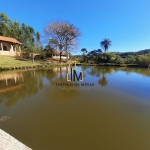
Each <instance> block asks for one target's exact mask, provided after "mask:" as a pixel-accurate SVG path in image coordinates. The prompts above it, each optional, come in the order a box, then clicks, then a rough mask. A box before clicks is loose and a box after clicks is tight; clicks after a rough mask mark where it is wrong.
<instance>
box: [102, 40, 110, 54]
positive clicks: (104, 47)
mask: <svg viewBox="0 0 150 150" xmlns="http://www.w3.org/2000/svg"><path fill="white" fill-rule="evenodd" d="M100 45H101V47H102V48H103V49H104V51H105V52H106V51H108V48H109V47H110V46H111V41H110V40H109V39H106V38H105V39H104V40H103V41H101V42H100Z"/></svg>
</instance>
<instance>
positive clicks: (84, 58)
mask: <svg viewBox="0 0 150 150" xmlns="http://www.w3.org/2000/svg"><path fill="white" fill-rule="evenodd" d="M81 52H83V62H85V61H86V60H87V56H85V53H87V52H88V51H87V49H86V48H82V49H81Z"/></svg>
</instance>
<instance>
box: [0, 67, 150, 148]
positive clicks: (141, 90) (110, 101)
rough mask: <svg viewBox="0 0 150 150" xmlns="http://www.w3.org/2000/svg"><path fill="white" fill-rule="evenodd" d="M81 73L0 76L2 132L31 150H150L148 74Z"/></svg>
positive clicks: (26, 72)
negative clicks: (77, 77)
mask: <svg viewBox="0 0 150 150" xmlns="http://www.w3.org/2000/svg"><path fill="white" fill-rule="evenodd" d="M77 69H78V70H82V71H83V77H84V78H83V81H82V82H81V81H75V82H72V81H71V82H67V81H66V71H67V68H66V67H62V68H59V67H57V68H45V69H39V70H24V71H19V70H18V71H10V72H1V73H0V118H1V117H3V116H8V117H10V118H8V119H6V120H5V121H2V122H0V128H1V129H2V130H4V131H6V132H7V133H9V134H10V135H12V136H13V137H15V138H16V139H18V140H19V141H21V142H22V143H24V144H25V145H27V146H28V147H30V148H32V149H33V150H150V70H148V69H147V68H124V67H122V68H118V67H97V66H90V67H88V66H77ZM64 83H65V84H66V83H69V84H70V83H71V85H70V86H69V85H68V86H65V85H63V84H64ZM81 83H82V85H81ZM83 83H84V84H83ZM83 85H84V86H83Z"/></svg>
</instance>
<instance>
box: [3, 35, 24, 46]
mask: <svg viewBox="0 0 150 150" xmlns="http://www.w3.org/2000/svg"><path fill="white" fill-rule="evenodd" d="M0 41H6V42H11V43H15V44H22V43H20V42H19V41H17V40H16V39H14V38H11V37H6V36H0Z"/></svg>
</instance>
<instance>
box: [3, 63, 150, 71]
mask: <svg viewBox="0 0 150 150" xmlns="http://www.w3.org/2000/svg"><path fill="white" fill-rule="evenodd" d="M67 65H68V64H67V63H63V64H49V65H48V64H42V65H33V66H16V67H0V72H1V71H10V70H27V69H38V68H49V67H64V66H67ZM76 65H77V66H107V67H134V68H137V67H140V68H149V65H138V64H110V63H101V64H85V63H83V64H81V63H76Z"/></svg>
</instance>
